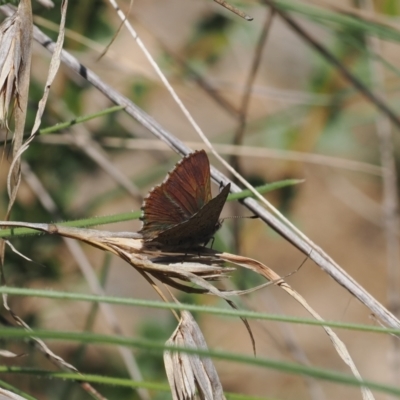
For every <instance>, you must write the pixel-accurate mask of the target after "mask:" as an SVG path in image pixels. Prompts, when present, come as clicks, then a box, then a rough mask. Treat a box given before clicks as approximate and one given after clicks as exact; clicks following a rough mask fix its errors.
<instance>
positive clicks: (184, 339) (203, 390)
mask: <svg viewBox="0 0 400 400" xmlns="http://www.w3.org/2000/svg"><path fill="white" fill-rule="evenodd" d="M166 345H168V346H179V347H188V348H191V349H201V350H207V345H206V342H205V340H204V337H203V335H202V333H201V330H200V328H199V326H198V325H197V323H196V321H195V320H194V318H193V316H192V315H191V314H190V313H189V312H188V311H183V312H182V313H181V319H180V322H179V325H178V327H177V328H176V330H175V332H174V333H173V334H172V336H171V338H170V339H169V340H168V341H167V343H166ZM164 364H165V370H166V373H167V377H168V382H169V385H170V387H171V392H172V398H173V399H174V400H181V399H187V400H190V399H195V398H196V389H197V391H198V397H199V398H201V399H206V400H214V399H215V400H222V399H225V396H224V392H223V389H222V385H221V382H220V380H219V377H218V374H217V371H216V369H215V367H214V365H213V363H212V361H211V360H210V359H209V358H207V357H200V356H198V355H196V354H185V353H180V352H171V351H165V352H164Z"/></svg>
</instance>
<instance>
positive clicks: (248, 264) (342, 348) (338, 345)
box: [219, 253, 374, 400]
mask: <svg viewBox="0 0 400 400" xmlns="http://www.w3.org/2000/svg"><path fill="white" fill-rule="evenodd" d="M219 257H220V258H221V259H222V260H225V261H227V262H231V263H234V264H237V265H240V266H242V267H244V268H248V269H250V270H252V271H254V272H256V273H258V274H260V275H262V276H264V277H265V278H267V279H268V280H270V281H274V282H275V285H277V286H279V287H280V288H281V289H283V290H284V291H285V292H286V293H288V294H290V296H292V297H293V298H294V299H295V300H296V301H297V302H299V303H300V304H301V305H302V306H303V307H304V308H305V309H306V310H307V311H308V312H309V313H310V314H311V315H312V316H313V317H314V318H315V319H317V320H318V321H321V322H323V321H324V320H323V318H322V317H321V316H320V315H319V314H318V313H317V312H316V311H315V310H314V309H313V308H312V307H311V306H310V305H309V304H308V303H307V301H306V300H305V299H304V298H303V297H302V296H301V295H300V294H299V293H298V292H296V291H295V290H294V289H292V288H291V287H290V285H289V284H288V283H286V282H285V281H284V279H283V278H281V277H280V276H279V275H278V274H276V273H275V272H274V271H273V270H272V269H270V268H269V267H267V266H266V265H264V264H262V263H261V262H259V261H257V260H253V259H251V258H248V257H242V256H237V255H235V254H229V253H221V254H219ZM323 329H324V330H325V332H326V334H327V335H328V337H329V339H330V340H331V342H332V344H333V346H334V347H335V349H336V351H337V353H338V354H339V356H340V357H341V358H342V360H343V361H344V362H345V363H346V364H347V365H348V366H349V367H350V369H351V371H352V372H353V374H354V376H355V377H356V378H357V379H359V380H360V381H362V377H361V375H360V373H359V372H358V369H357V367H356V365H355V364H354V362H353V360H352V358H351V356H350V354H349V352H348V351H347V348H346V345H345V344H344V343H343V342H342V341H341V340H340V339H339V337H338V336H337V335H336V334H335V333H334V332H333V330H332V329H331V328H329V327H328V326H323ZM361 390H362V395H363V399H365V400H372V399H374V396H373V395H372V392H371V391H370V390H369V389H368V388H366V387H363V386H362V387H361Z"/></svg>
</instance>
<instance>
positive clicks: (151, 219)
mask: <svg viewBox="0 0 400 400" xmlns="http://www.w3.org/2000/svg"><path fill="white" fill-rule="evenodd" d="M229 187H230V186H229V185H227V186H226V187H225V188H224V189H223V190H222V191H221V193H220V194H219V195H218V196H216V197H215V198H214V199H212V197H211V183H210V163H209V161H208V157H207V154H206V152H205V151H204V150H201V151H196V152H194V153H191V154H189V155H188V156H186V157H184V158H183V159H182V160H181V161H180V162H179V163H178V164H177V165H176V166H175V168H174V169H173V170H172V171H171V172H170V173H169V174H168V176H167V178H166V180H165V181H164V182H163V183H162V184H161V185H159V186H156V187H155V188H154V189H152V190H151V191H150V193H149V194H148V196H147V197H146V198H145V200H144V203H143V206H142V210H143V216H142V221H143V226H142V229H141V230H140V233H142V235H143V239H144V241H145V242H146V243H148V244H152V245H157V246H159V247H169V248H176V247H178V248H188V247H190V246H194V245H198V244H204V243H205V242H207V241H208V240H209V239H210V237H211V236H212V235H213V234H214V233H215V231H216V230H217V229H218V228H219V226H220V224H219V221H218V219H219V215H220V213H221V211H222V208H223V206H224V204H225V201H226V198H227V196H228V194H229Z"/></svg>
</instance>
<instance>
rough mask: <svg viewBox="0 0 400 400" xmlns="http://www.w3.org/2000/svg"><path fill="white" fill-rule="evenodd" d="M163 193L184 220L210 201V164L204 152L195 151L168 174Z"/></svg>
mask: <svg viewBox="0 0 400 400" xmlns="http://www.w3.org/2000/svg"><path fill="white" fill-rule="evenodd" d="M164 191H165V194H166V196H167V197H168V199H169V200H170V201H171V202H173V203H174V204H175V205H177V206H178V207H179V209H180V210H181V212H182V213H184V215H185V217H186V219H188V218H190V217H191V216H192V215H193V214H195V213H196V212H197V211H199V210H200V208H201V207H203V206H204V204H206V203H207V202H208V201H210V200H211V186H210V163H209V161H208V157H207V154H206V153H205V151H204V150H201V151H196V152H194V153H191V154H189V155H188V156H187V157H185V158H183V159H182V161H181V162H180V163H178V164H177V166H176V167H175V169H174V170H173V171H172V172H171V173H170V175H169V177H168V179H167V181H166V182H165V186H164Z"/></svg>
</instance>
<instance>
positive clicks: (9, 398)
mask: <svg viewBox="0 0 400 400" xmlns="http://www.w3.org/2000/svg"><path fill="white" fill-rule="evenodd" d="M0 400H27V399H26V397H22V396H20V395H18V394H15V393H13V392H10V391H9V390H6V389H2V388H0Z"/></svg>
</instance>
